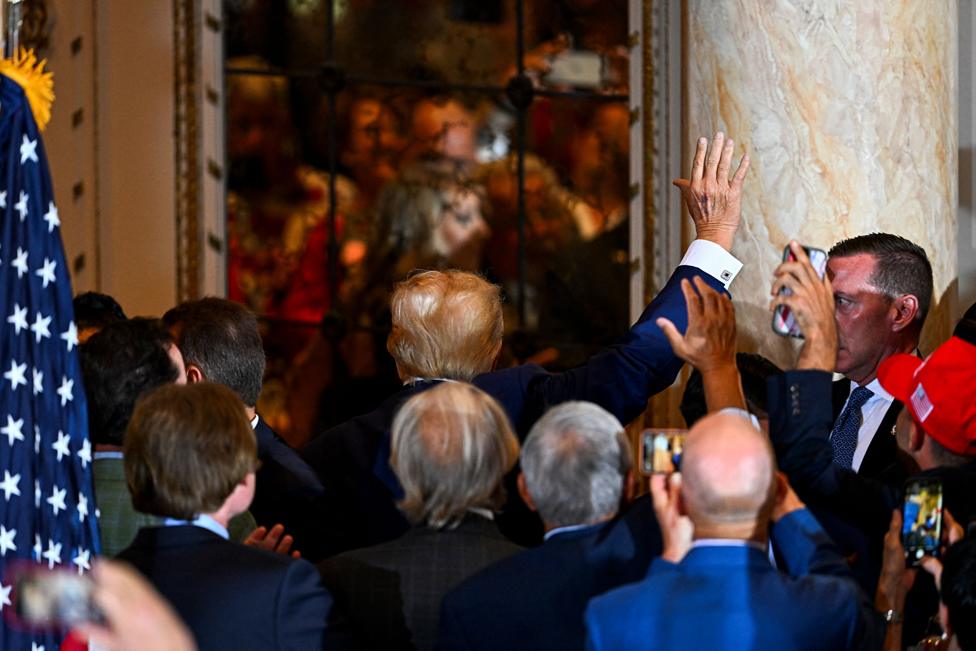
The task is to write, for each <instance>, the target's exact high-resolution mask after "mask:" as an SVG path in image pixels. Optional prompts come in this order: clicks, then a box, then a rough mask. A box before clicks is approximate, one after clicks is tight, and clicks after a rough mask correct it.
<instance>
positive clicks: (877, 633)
mask: <svg viewBox="0 0 976 651" xmlns="http://www.w3.org/2000/svg"><path fill="white" fill-rule="evenodd" d="M770 538H771V541H772V543H773V545H774V546H775V547H776V549H777V550H779V552H780V558H781V560H782V562H783V565H784V567H783V568H782V569H783V570H784V571H785V572H786V573H787V574H789V575H790V576H791V577H793V578H801V577H805V576H810V575H819V576H829V577H834V578H837V579H840V580H842V581H843V583H842V584H838V588H839V591H838V594H837V598H838V599H841V600H844V601H847V602H848V603H850V604H851V606H852V607H856V612H853V613H851V618H850V620H849V621H850V629H849V632H848V639H849V640H850V641H851V644H850V645H849V648H852V649H877V648H880V646H881V640H882V639H883V638H884V626H883V625H882V623H881V620H880V618H879V617H878V616H877V615H876V613H875V611H874V605H873V601H872V599H870V598H869V597H868V595H867V594H866V593H865V592H864V591H863V590H861V589H860V587H859V586H858V585H857V582H856V581H855V580H854V576H853V574H852V573H851V569H850V567H849V566H848V564H847V561H846V560H845V559H844V557H843V556H842V555H841V553H840V550H838V549H837V546H836V545H834V541H833V540H831V539H830V536H828V535H827V532H825V531H824V530H823V528H821V526H820V524H819V523H818V522H817V519H816V518H814V517H813V514H812V513H810V511H808V510H807V509H800V510H799V511H794V512H793V513H790V514H789V515H787V516H785V517H783V518H782V519H780V520H779V522H776V523H775V524H774V525H773V527H772V530H771V532H770ZM844 592H846V593H848V595H849V596H844V595H843V593H844Z"/></svg>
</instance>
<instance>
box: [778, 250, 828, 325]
mask: <svg viewBox="0 0 976 651" xmlns="http://www.w3.org/2000/svg"><path fill="white" fill-rule="evenodd" d="M803 250H804V251H805V252H806V254H807V257H808V258H809V259H810V264H811V265H812V266H813V270H814V271H816V272H817V277H819V278H823V277H824V274H825V273H826V272H827V252H826V251H824V250H823V249H815V248H813V247H810V246H804V247H803ZM794 260H796V256H795V255H793V251H791V250H790V246H789V244H787V245H786V248H784V249H783V262H792V261H794ZM779 293H780V294H783V295H787V296H789V295H790V294H791V293H792V290H791V289H790V288H789V287H783V288H781V289H780V290H779ZM773 332H775V333H776V334H778V335H781V336H783V337H796V338H797V339H803V332H802V331H801V329H800V324H799V323H797V322H796V316H795V315H794V314H793V311H792V310H790V308H788V307H786V306H785V305H780V306H777V308H776V311H775V312H773Z"/></svg>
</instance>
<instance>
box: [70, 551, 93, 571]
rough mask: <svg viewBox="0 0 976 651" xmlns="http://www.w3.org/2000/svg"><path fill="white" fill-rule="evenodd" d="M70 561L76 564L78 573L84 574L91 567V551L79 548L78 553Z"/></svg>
mask: <svg viewBox="0 0 976 651" xmlns="http://www.w3.org/2000/svg"><path fill="white" fill-rule="evenodd" d="M71 562H72V563H74V564H75V565H77V566H78V574H84V573H85V572H86V571H87V570H90V569H91V552H90V551H88V550H87V549H80V548H79V549H78V555H77V556H75V557H74V560H72V561H71Z"/></svg>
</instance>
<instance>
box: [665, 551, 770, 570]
mask: <svg viewBox="0 0 976 651" xmlns="http://www.w3.org/2000/svg"><path fill="white" fill-rule="evenodd" d="M679 565H680V566H681V568H682V569H683V570H686V571H698V570H708V569H714V568H716V567H725V568H737V567H742V568H753V569H770V570H771V569H772V567H773V566H772V565H771V564H770V562H769V557H767V556H766V555H765V554H764V553H763V552H761V551H760V550H758V549H756V548H755V547H753V546H751V545H742V546H734V547H733V546H719V547H693V548H692V549H691V551H689V552H688V554H687V555H686V556H685V557H684V559H682V561H681V563H680V564H679Z"/></svg>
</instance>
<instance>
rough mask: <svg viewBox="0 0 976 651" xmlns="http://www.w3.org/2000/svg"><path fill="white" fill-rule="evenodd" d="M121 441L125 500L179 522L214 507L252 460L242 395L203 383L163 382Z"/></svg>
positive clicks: (138, 408) (252, 466)
mask: <svg viewBox="0 0 976 651" xmlns="http://www.w3.org/2000/svg"><path fill="white" fill-rule="evenodd" d="M124 441H125V442H124V445H123V448H122V449H123V459H124V460H125V477H126V482H127V483H128V485H129V492H130V493H132V505H133V506H134V507H135V508H136V510H138V511H142V512H144V513H152V514H155V515H160V516H164V517H170V518H178V519H181V520H191V519H193V518H195V517H196V516H198V515H200V514H202V513H213V512H215V511H217V510H219V509H220V507H221V506H222V505H223V503H224V501H225V500H226V499H227V497H228V496H229V495H230V494H231V493H232V492H233V491H234V487H235V486H237V484H238V483H240V482H241V481H242V480H243V479H244V478H245V477H246V476H247V474H248V473H250V472H253V471H254V469H255V465H256V459H257V442H256V440H255V438H254V431H253V430H252V429H251V425H250V423H248V421H247V416H246V414H245V413H244V405H243V403H242V402H241V399H240V398H239V397H238V396H237V395H236V394H235V393H234V392H233V391H231V390H230V389H228V388H227V387H225V386H222V385H219V384H212V383H208V382H201V383H198V384H188V385H166V386H163V387H161V388H159V389H156V390H155V391H153V392H152V393H150V394H148V395H146V396H145V397H144V398H143V399H142V400H140V401H139V402H138V403H137V405H136V409H135V412H134V413H133V415H132V420H131V421H130V422H129V427H128V429H127V430H126V433H125V438H124Z"/></svg>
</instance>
